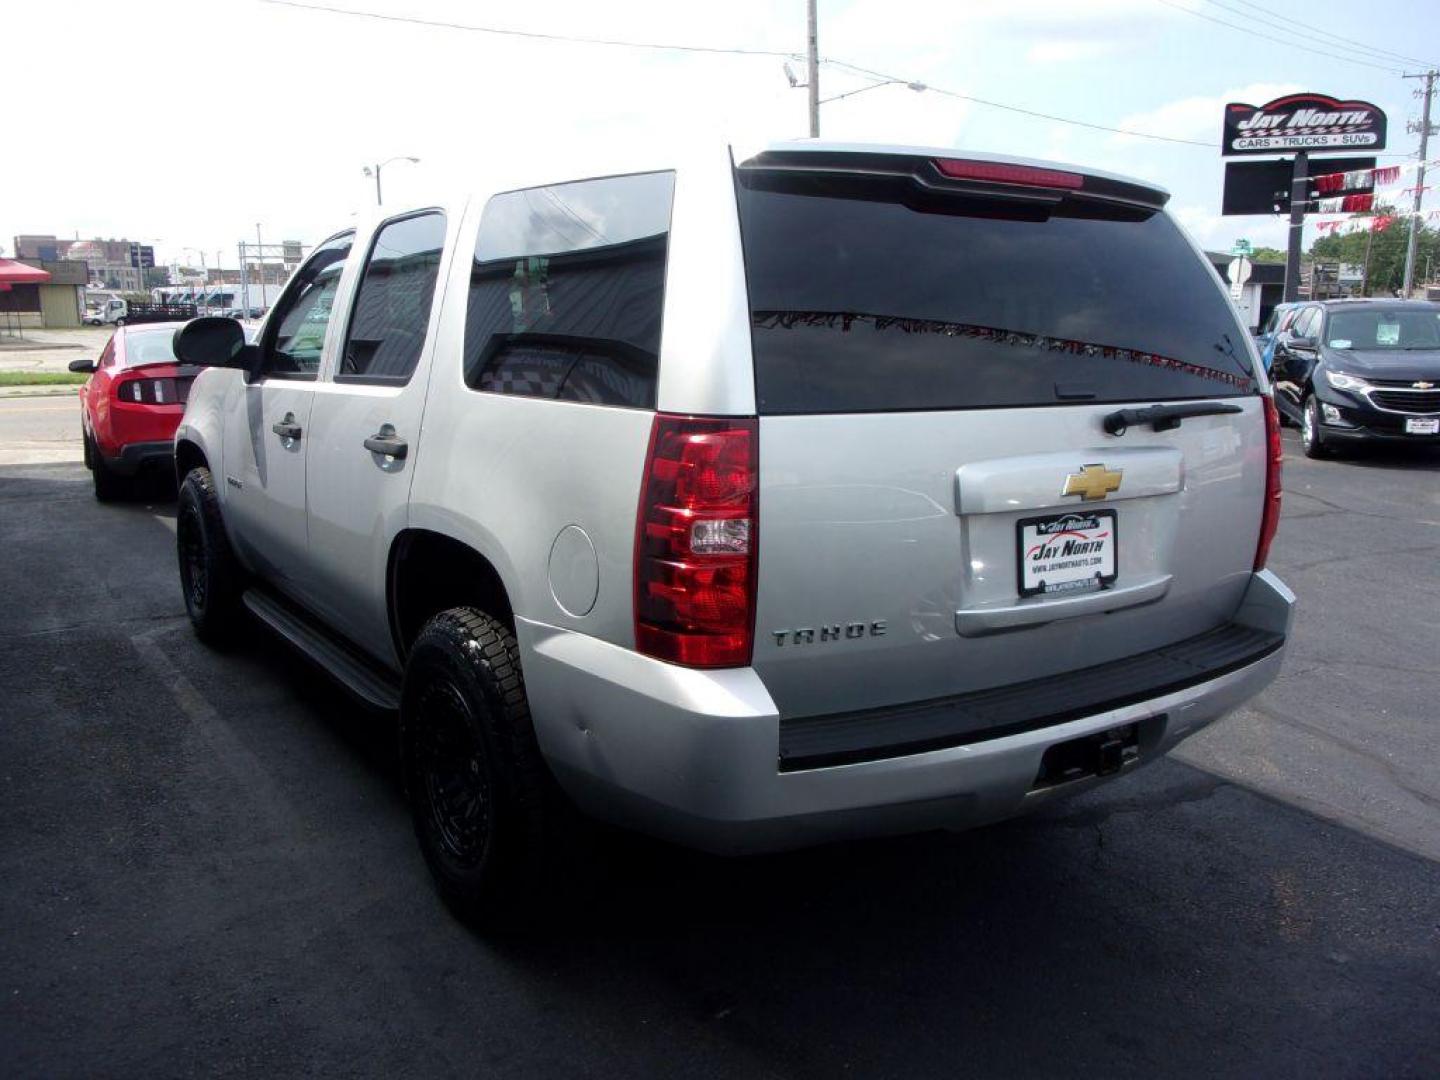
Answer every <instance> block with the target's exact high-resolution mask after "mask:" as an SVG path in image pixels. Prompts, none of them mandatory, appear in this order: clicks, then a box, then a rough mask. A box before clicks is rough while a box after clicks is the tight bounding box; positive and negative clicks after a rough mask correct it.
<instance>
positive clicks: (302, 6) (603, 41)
mask: <svg viewBox="0 0 1440 1080" xmlns="http://www.w3.org/2000/svg"><path fill="white" fill-rule="evenodd" d="M259 2H260V3H262V4H270V5H272V6H274V7H287V8H296V9H299V10H302V11H316V12H321V13H323V14H327V15H348V16H351V17H354V18H361V19H371V20H374V21H376V22H388V23H404V24H408V25H411V26H424V27H430V28H432V29H440V30H461V31H464V32H466V33H475V34H498V35H502V36H506V37H522V38H531V39H535V40H539V41H561V42H569V43H572V44H580V45H607V46H611V47H614V48H624V49H652V50H658V51H667V52H692V53H720V54H726V55H734V56H774V57H782V58H784V59H787V60H789V59H796V60H798V59H801V54H799V53H794V52H781V51H778V50H773V49H740V48H735V49H727V48H719V47H713V46H707V45H680V44H668V43H661V42H655V41H627V40H622V39H619V38H593V37H584V36H581V35H577V34H547V33H542V32H540V31H536V30H513V29H509V28H502V27H494V26H479V25H476V24H472V23H456V22H447V21H444V20H441V19H422V18H418V17H416V16H413V15H391V14H387V13H384V12H378V11H361V10H356V9H353V8H343V7H337V6H333V5H329V4H315V3H309V2H305V0H259ZM1161 2H1164V0H1161ZM1182 10H1184V9H1182ZM822 62H823V63H826V64H831V65H834V66H836V67H842V68H846V69H847V70H850V71H854V72H858V73H859V74H862V75H869V76H872V77H874V78H877V79H882V80H890V81H895V82H903V83H909V82H913V81H914V80H913V79H902V78H900V77H898V76H895V75H887V74H884V73H883V72H879V71H873V70H871V69H869V68H864V67H861V66H859V65H858V64H852V63H849V62H848V61H845V60H836V59H833V58H825V59H824V60H823V61H822ZM926 89H928V90H930V91H932V92H933V93H936V94H940V95H942V96H943V97H949V98H954V99H956V100H957V101H968V102H970V103H972V104H975V105H984V106H986V107H987V108H991V109H1001V110H1004V111H1005V112H1011V113H1016V114H1018V115H1020V116H1029V117H1032V118H1034V119H1036V120H1049V121H1051V122H1052V123H1057V124H1069V125H1071V126H1073V127H1082V128H1088V129H1090V130H1091V131H1105V132H1110V133H1112V134H1115V135H1130V136H1133V137H1134V138H1137V139H1153V140H1155V141H1157V142H1167V143H1179V144H1181V145H1184V146H1204V147H1208V148H1214V147H1215V146H1216V145H1217V144H1216V143H1213V142H1204V141H1201V140H1199V139H1181V138H1176V137H1174V136H1171V135H1153V134H1151V133H1149V132H1145V131H1132V130H1130V129H1128V128H1120V127H1111V126H1110V125H1108V124H1092V123H1090V122H1089V121H1087V120H1076V119H1074V118H1073V117H1069V116H1059V115H1057V114H1055V113H1047V112H1040V111H1038V110H1036V109H1026V108H1022V107H1021V106H1019V105H1008V104H1006V103H1005V102H1003V101H992V100H990V99H988V98H982V97H976V96H974V95H973V94H962V93H960V92H958V91H956V90H946V89H945V88H943V87H939V86H932V85H930V84H929V83H927V84H926Z"/></svg>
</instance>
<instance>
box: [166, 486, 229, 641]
mask: <svg viewBox="0 0 1440 1080" xmlns="http://www.w3.org/2000/svg"><path fill="white" fill-rule="evenodd" d="M175 549H176V554H177V556H178V559H179V563H180V587H181V589H182V590H183V591H184V593H185V610H186V612H187V613H188V614H189V616H190V625H191V626H193V627H194V628H195V634H196V636H198V637H199V638H200V640H201V641H204V642H206V643H207V644H211V645H218V644H223V643H225V642H227V641H228V640H230V638H231V637H232V636H233V635H234V632H235V630H236V629H237V628H238V626H239V624H240V622H241V619H242V617H243V613H242V609H241V604H240V594H241V592H242V591H243V588H242V586H243V576H242V572H241V569H240V564H239V562H238V561H236V559H235V553H234V552H233V551H232V550H231V549H230V538H229V537H228V536H227V535H226V534H225V523H224V521H223V520H221V516H220V500H219V497H218V496H217V495H216V493H215V478H214V477H213V476H211V475H210V470H209V469H207V468H204V467H203V466H197V467H196V468H193V469H191V470H190V471H189V472H188V473H186V474H185V480H184V482H182V483H181V485H180V495H179V505H178V507H177V509H176V512H175Z"/></svg>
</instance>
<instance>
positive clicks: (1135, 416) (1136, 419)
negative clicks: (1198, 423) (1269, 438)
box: [1105, 401, 1241, 435]
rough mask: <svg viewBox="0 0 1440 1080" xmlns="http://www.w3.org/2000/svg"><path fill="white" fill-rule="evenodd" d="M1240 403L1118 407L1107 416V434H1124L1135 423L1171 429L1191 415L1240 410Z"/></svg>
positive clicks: (1205, 402)
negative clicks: (1141, 407)
mask: <svg viewBox="0 0 1440 1080" xmlns="http://www.w3.org/2000/svg"><path fill="white" fill-rule="evenodd" d="M1240 411H1241V409H1240V406H1239V405H1232V404H1229V403H1226V402H1223V401H1180V402H1176V403H1175V404H1173V405H1151V406H1150V407H1149V408H1148V409H1116V410H1115V411H1114V412H1112V413H1111V414H1110V415H1109V416H1107V417H1105V433H1106V434H1107V435H1124V434H1125V431H1126V429H1127V428H1129V427H1131V426H1132V425H1134V424H1149V425H1150V426H1151V427H1152V428H1154V429H1155V430H1156V431H1169V430H1170V429H1171V428H1177V427H1179V426H1180V421H1181V420H1184V419H1186V418H1187V417H1191V416H1221V415H1224V414H1226V413H1238V412H1240Z"/></svg>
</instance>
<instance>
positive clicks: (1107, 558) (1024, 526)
mask: <svg viewBox="0 0 1440 1080" xmlns="http://www.w3.org/2000/svg"><path fill="white" fill-rule="evenodd" d="M1116 527H1117V519H1116V516H1115V511H1114V510H1088V511H1083V510H1082V511H1076V512H1073V513H1069V514H1052V515H1050V516H1048V517H1038V518H1025V519H1024V520H1023V521H1021V522H1019V523H1018V530H1019V552H1018V555H1019V567H1020V595H1021V596H1037V595H1039V594H1041V593H1044V594H1046V595H1051V594H1055V593H1076V592H1088V591H1091V590H1093V589H1103V588H1105V587H1106V586H1107V585H1109V584H1110V583H1111V582H1112V581H1114V580H1115V567H1116V565H1117V560H1118V555H1117V551H1118V545H1117V540H1118V537H1117V535H1116Z"/></svg>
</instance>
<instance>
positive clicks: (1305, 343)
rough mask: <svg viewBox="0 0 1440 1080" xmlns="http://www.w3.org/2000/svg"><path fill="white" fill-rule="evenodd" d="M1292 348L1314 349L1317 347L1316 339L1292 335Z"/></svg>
mask: <svg viewBox="0 0 1440 1080" xmlns="http://www.w3.org/2000/svg"><path fill="white" fill-rule="evenodd" d="M1290 348H1292V349H1313V348H1315V339H1314V338H1313V337H1292V338H1291V339H1290Z"/></svg>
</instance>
